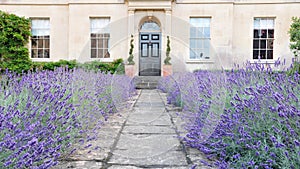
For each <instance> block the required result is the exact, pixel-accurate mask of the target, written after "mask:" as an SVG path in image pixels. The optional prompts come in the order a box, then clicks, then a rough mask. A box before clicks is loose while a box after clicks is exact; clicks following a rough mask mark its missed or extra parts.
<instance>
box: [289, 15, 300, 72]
mask: <svg viewBox="0 0 300 169" xmlns="http://www.w3.org/2000/svg"><path fill="white" fill-rule="evenodd" d="M288 33H289V34H290V42H291V44H290V49H291V51H292V52H293V53H294V55H295V60H294V63H293V66H292V68H291V69H290V70H289V71H288V74H294V73H296V72H298V73H300V63H299V57H300V56H299V55H300V17H299V18H298V17H293V18H292V24H291V26H290V30H289V32H288Z"/></svg>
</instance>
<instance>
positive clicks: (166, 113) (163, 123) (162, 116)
mask: <svg viewBox="0 0 300 169" xmlns="http://www.w3.org/2000/svg"><path fill="white" fill-rule="evenodd" d="M138 93H139V94H138V96H137V98H136V99H135V101H133V102H132V108H131V109H130V111H124V112H120V113H119V114H116V115H114V116H113V117H111V118H110V121H109V122H108V123H107V124H106V125H104V127H103V128H101V131H100V138H99V139H98V140H97V141H96V142H95V143H94V144H97V145H99V146H100V147H101V149H100V150H97V151H96V152H95V151H93V152H91V153H87V152H86V151H87V150H81V151H79V153H77V154H76V155H74V156H72V157H70V158H69V159H68V160H67V161H62V162H60V164H59V165H58V166H56V167H54V168H55V169H62V168H77V169H85V168H86V169H140V168H151V169H188V168H191V167H192V166H193V165H194V164H196V163H197V164H198V161H199V159H202V158H203V157H202V155H201V153H200V152H198V151H196V150H193V149H188V148H186V147H185V146H184V145H183V144H182V141H181V140H180V139H179V137H178V136H180V135H181V134H183V133H184V130H183V128H182V127H181V123H182V122H181V120H180V118H178V117H177V115H176V112H178V108H177V109H176V108H174V107H172V106H170V105H166V96H165V94H163V93H161V92H159V91H158V90H139V91H138ZM196 168H204V167H202V166H200V165H198V166H197V167H196Z"/></svg>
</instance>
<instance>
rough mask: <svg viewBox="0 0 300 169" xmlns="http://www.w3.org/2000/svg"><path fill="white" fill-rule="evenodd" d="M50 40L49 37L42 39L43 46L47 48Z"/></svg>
mask: <svg viewBox="0 0 300 169" xmlns="http://www.w3.org/2000/svg"><path fill="white" fill-rule="evenodd" d="M49 41H50V40H49V39H44V48H47V49H49V46H50V45H49V43H50V42H49Z"/></svg>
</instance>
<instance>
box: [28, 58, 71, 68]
mask: <svg viewBox="0 0 300 169" xmlns="http://www.w3.org/2000/svg"><path fill="white" fill-rule="evenodd" d="M65 66H68V68H69V69H73V68H75V67H76V66H77V62H76V60H71V61H67V60H59V61H58V62H34V63H33V69H34V70H35V69H38V70H54V69H55V68H57V67H65Z"/></svg>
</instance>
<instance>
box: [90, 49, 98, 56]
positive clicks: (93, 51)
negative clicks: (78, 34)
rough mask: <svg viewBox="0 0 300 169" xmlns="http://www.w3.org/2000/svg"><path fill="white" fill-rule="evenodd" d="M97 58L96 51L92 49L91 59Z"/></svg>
mask: <svg viewBox="0 0 300 169" xmlns="http://www.w3.org/2000/svg"><path fill="white" fill-rule="evenodd" d="M96 57H97V49H92V50H91V58H96Z"/></svg>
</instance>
